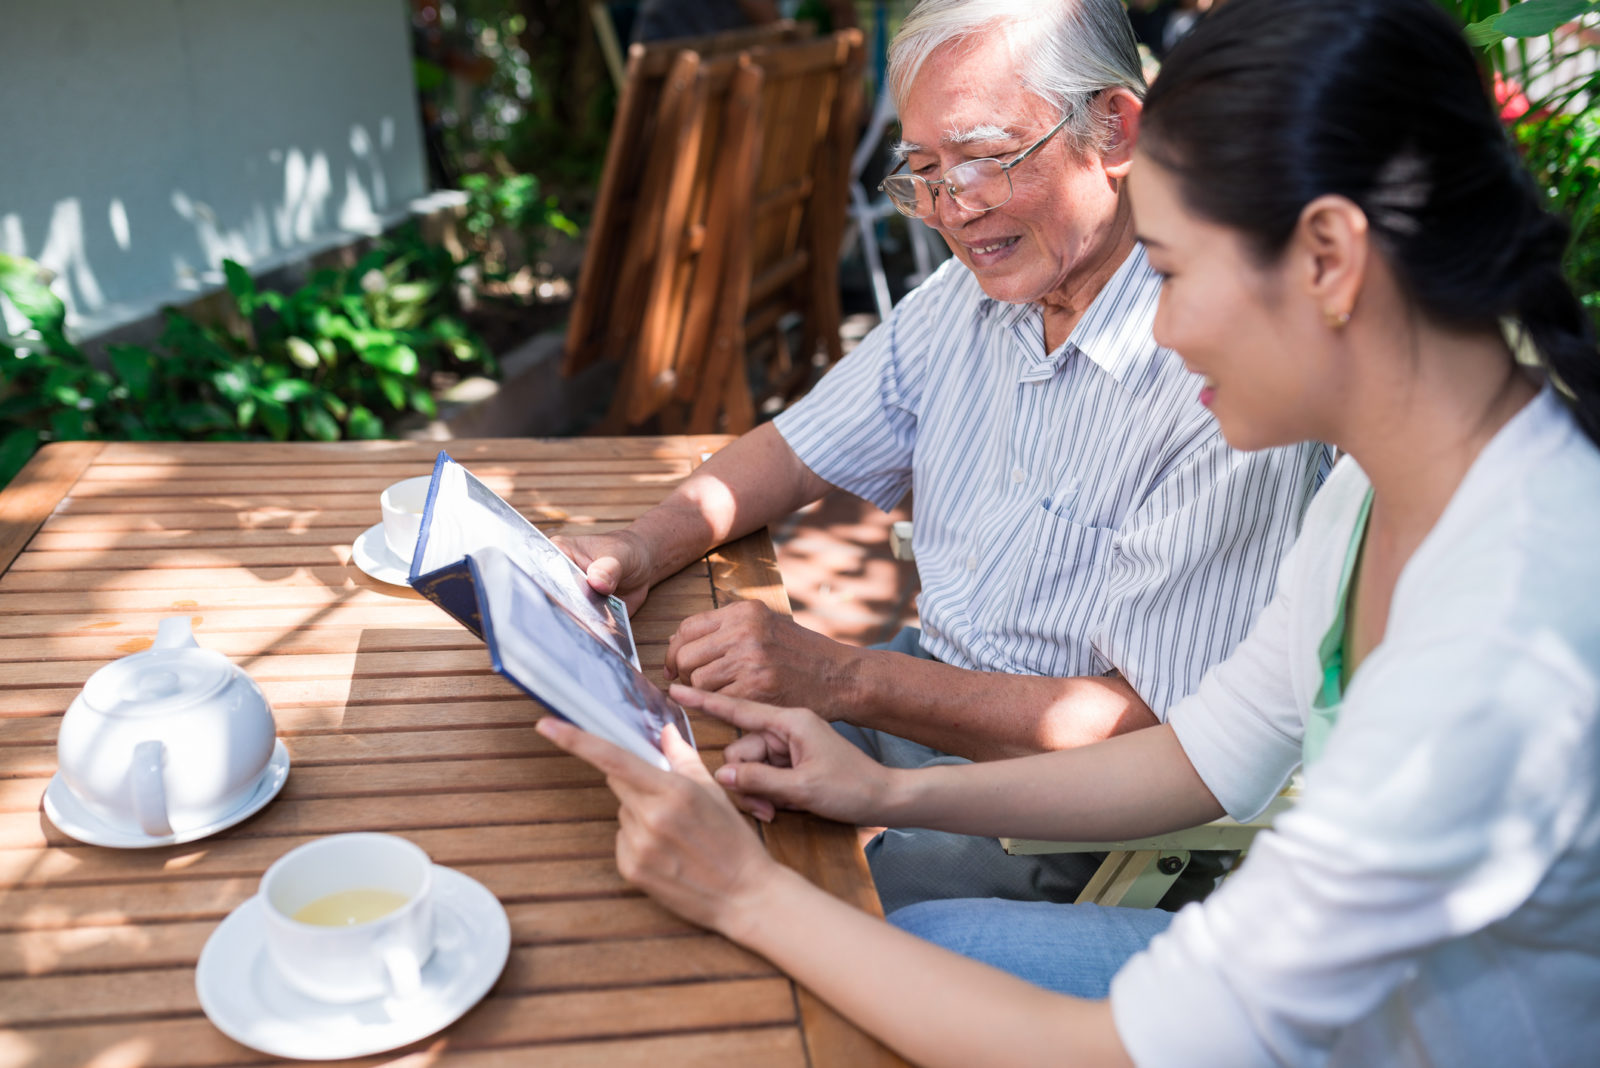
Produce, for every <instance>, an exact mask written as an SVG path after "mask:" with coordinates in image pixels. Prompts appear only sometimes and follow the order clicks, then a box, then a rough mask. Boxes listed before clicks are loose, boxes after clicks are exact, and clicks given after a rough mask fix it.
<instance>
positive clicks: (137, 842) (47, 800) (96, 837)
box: [44, 738, 289, 849]
mask: <svg viewBox="0 0 1600 1068" xmlns="http://www.w3.org/2000/svg"><path fill="white" fill-rule="evenodd" d="M288 780H289V750H288V749H285V748H284V745H283V739H282V738H279V739H278V740H277V741H276V742H274V743H273V746H272V756H271V757H270V758H269V759H268V760H267V768H266V770H265V771H263V772H262V773H261V779H260V781H259V782H258V783H257V784H256V789H255V792H254V793H252V794H251V795H250V799H249V800H248V801H246V802H245V803H244V804H243V805H241V806H239V807H238V808H236V809H234V810H233V811H232V812H230V813H229V814H228V815H226V816H224V817H222V818H221V819H220V820H215V821H213V822H211V823H208V824H206V825H205V826H204V827H195V828H193V829H191V830H187V831H179V832H178V833H177V834H160V835H149V834H144V833H142V832H135V831H125V830H122V829H121V828H120V827H110V826H107V825H106V823H105V821H103V820H102V819H101V818H100V817H99V816H97V815H95V814H94V813H93V812H91V811H90V810H89V808H88V806H86V805H85V804H84V803H83V802H82V801H79V800H78V795H77V794H74V793H73V792H72V790H71V788H70V787H68V786H67V781H66V780H65V779H63V778H62V777H61V773H60V772H59V771H58V772H56V773H55V774H54V775H52V776H51V777H50V785H48V786H46V787H45V790H44V814H45V815H46V816H49V817H50V822H51V823H53V824H55V825H56V827H57V828H59V829H60V831H61V832H62V833H63V834H66V835H68V836H69V837H72V838H76V839H77V840H78V841H80V842H87V843H88V844H89V845H97V846H110V847H111V848H113V849H154V848H155V847H156V846H167V845H182V844H183V843H184V842H193V841H195V840H196V839H199V838H204V837H206V836H207V835H211V834H216V833H217V832H218V831H221V830H226V829H227V828H229V827H232V826H233V825H234V824H235V823H241V822H243V821H244V820H246V819H249V818H250V817H251V816H254V815H255V814H256V813H257V812H260V811H261V810H262V809H263V808H265V807H266V804H267V802H268V801H271V800H272V799H273V798H274V797H277V796H278V791H279V790H282V789H283V784H284V783H285V782H287V781H288Z"/></svg>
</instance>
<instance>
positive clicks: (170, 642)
mask: <svg viewBox="0 0 1600 1068" xmlns="http://www.w3.org/2000/svg"><path fill="white" fill-rule="evenodd" d="M190 647H192V648H196V649H198V648H199V647H200V643H199V642H197V641H195V640H194V627H193V626H192V625H190V623H189V617H188V616H168V617H167V618H166V619H163V620H162V621H161V622H160V624H159V625H157V627H156V640H155V642H154V643H153V644H152V645H151V648H152V649H183V648H190Z"/></svg>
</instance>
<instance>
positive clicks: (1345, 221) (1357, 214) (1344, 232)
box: [1294, 193, 1371, 327]
mask: <svg viewBox="0 0 1600 1068" xmlns="http://www.w3.org/2000/svg"><path fill="white" fill-rule="evenodd" d="M1294 246H1295V252H1296V258H1297V259H1298V260H1299V261H1300V266H1299V268H1298V270H1297V273H1298V275H1299V276H1300V278H1301V280H1302V283H1303V285H1304V286H1305V292H1306V294H1307V295H1308V296H1309V297H1311V299H1312V300H1313V301H1314V302H1315V303H1316V305H1317V307H1318V308H1319V309H1320V310H1321V312H1322V315H1323V317H1324V318H1325V319H1326V320H1327V322H1328V324H1329V325H1330V326H1334V327H1338V326H1343V325H1344V324H1345V323H1347V322H1349V320H1350V316H1351V314H1352V313H1353V312H1354V311H1355V306H1356V299H1357V298H1358V297H1359V296H1360V294H1361V286H1362V284H1363V283H1364V282H1365V281H1366V276H1367V256H1368V255H1369V254H1370V251H1371V241H1370V233H1369V230H1368V227H1367V215H1366V212H1364V211H1362V210H1361V208H1360V207H1359V206H1358V205H1357V204H1356V203H1355V202H1354V201H1353V200H1351V199H1349V198H1348V197H1342V196H1338V195H1335V194H1332V193H1329V194H1324V195H1323V196H1320V197H1317V198H1316V199H1315V200H1313V201H1311V203H1309V204H1307V205H1306V206H1305V207H1304V208H1303V209H1301V211H1300V222H1299V224H1298V225H1297V226H1296V228H1295V237H1294Z"/></svg>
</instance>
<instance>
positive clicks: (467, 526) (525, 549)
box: [409, 452, 639, 668]
mask: <svg viewBox="0 0 1600 1068" xmlns="http://www.w3.org/2000/svg"><path fill="white" fill-rule="evenodd" d="M490 547H493V548H497V549H499V550H501V551H502V552H504V553H505V554H506V555H507V556H509V557H510V558H511V559H512V560H514V561H516V563H517V566H518V567H520V568H521V569H522V570H523V571H525V572H526V573H527V574H528V576H529V578H531V579H532V580H533V581H534V582H536V583H538V585H539V586H540V588H541V589H543V590H544V591H545V592H546V593H548V594H549V595H550V596H551V597H553V598H554V599H555V600H556V601H557V602H558V603H559V604H561V605H562V606H563V607H565V608H566V609H567V611H568V612H570V613H571V614H572V615H573V617H574V618H576V619H577V620H578V621H579V622H580V623H582V624H583V625H584V626H585V627H586V628H588V629H589V630H590V631H591V632H593V634H594V635H595V637H596V638H598V639H599V640H600V641H601V642H603V643H604V644H605V645H606V646H608V647H609V648H611V649H612V650H614V651H615V652H616V653H617V655H618V656H621V657H622V658H623V659H625V660H626V661H628V663H630V664H632V665H633V666H634V667H636V668H637V667H638V666H639V654H638V651H637V650H636V649H635V648H634V645H633V631H632V629H631V628H630V627H629V626H628V610H627V608H626V607H625V606H624V605H623V603H622V601H621V600H619V599H618V598H616V597H607V596H605V595H603V594H600V593H597V592H595V590H594V588H593V587H591V586H590V585H589V580H588V579H587V578H585V577H584V574H583V570H582V569H581V568H580V567H578V565H577V564H574V563H573V562H572V561H571V560H569V559H568V558H567V555H566V554H565V553H563V552H562V551H561V550H560V549H558V548H556V547H555V544H554V543H553V542H551V540H550V539H549V538H547V537H545V536H544V532H543V531H541V530H540V529H539V528H538V527H536V526H534V525H533V524H532V523H530V522H529V521H528V520H527V518H525V517H524V516H523V515H522V513H521V512H518V511H517V510H516V509H515V508H513V507H511V505H510V504H509V503H508V502H507V501H506V500H505V499H504V498H503V497H501V496H500V495H499V494H498V493H496V492H495V491H494V490H492V489H490V488H489V487H488V486H486V485H484V484H483V483H482V482H481V481H479V480H478V479H477V478H475V477H474V476H473V474H472V472H470V471H468V470H467V469H466V468H465V467H462V466H461V465H460V464H458V463H456V462H455V461H454V460H453V459H451V458H450V455H449V454H448V453H444V452H441V453H439V456H438V459H437V460H435V461H434V465H433V481H432V483H431V484H430V485H429V486H428V501H427V504H426V505H425V506H424V507H423V511H422V522H421V528H420V531H419V533H418V535H417V548H416V551H415V552H414V553H413V554H412V557H411V573H410V576H409V577H410V582H411V587H412V589H414V590H416V591H417V592H418V593H420V594H422V595H423V596H424V597H426V598H428V600H430V601H432V602H434V603H435V604H437V605H438V606H439V607H440V608H443V609H444V610H445V611H446V612H449V613H450V614H451V615H452V616H455V617H456V619H458V620H460V622H461V624H462V625H463V626H464V627H466V628H467V629H468V630H470V631H472V633H474V634H476V635H477V636H478V637H480V638H482V637H483V636H484V635H483V626H482V623H481V621H480V619H479V607H478V598H477V595H476V593H475V592H474V581H475V580H474V579H473V576H472V572H471V569H470V568H469V567H468V566H467V559H466V558H467V554H469V553H472V552H475V551H477V550H479V549H484V548H490Z"/></svg>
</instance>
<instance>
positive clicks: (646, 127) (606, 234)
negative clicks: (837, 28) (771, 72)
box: [563, 22, 812, 375]
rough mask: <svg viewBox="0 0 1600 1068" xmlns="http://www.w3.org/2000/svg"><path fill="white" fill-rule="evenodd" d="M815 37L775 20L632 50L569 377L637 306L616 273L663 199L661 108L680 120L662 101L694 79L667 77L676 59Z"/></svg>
mask: <svg viewBox="0 0 1600 1068" xmlns="http://www.w3.org/2000/svg"><path fill="white" fill-rule="evenodd" d="M811 33H812V27H811V25H810V24H809V23H799V24H797V23H794V22H778V23H772V24H770V25H766V26H759V27H752V28H750V29H747V30H736V31H733V32H730V33H725V34H718V35H716V36H713V37H686V38H681V39H678V40H671V41H657V42H652V43H650V44H636V45H633V46H632V47H631V48H630V49H629V50H628V67H627V74H626V78H625V80H624V82H623V87H622V93H621V96H620V98H619V99H618V102H617V113H616V116H615V117H614V118H613V119H612V122H611V141H610V144H609V146H608V147H607V150H606V159H605V164H604V167H603V168H602V170H601V173H600V188H599V191H598V193H597V195H596V198H595V213H594V222H593V224H592V225H591V226H590V231H589V247H588V249H587V250H586V253H585V256H584V260H583V265H582V267H581V268H580V270H579V274H578V285H577V292H576V294H575V295H574V298H573V302H572V314H571V317H570V318H569V319H568V321H567V341H566V355H565V361H564V363H563V371H564V373H566V374H567V375H573V374H576V373H577V372H579V371H581V370H583V369H584V368H585V367H587V366H589V365H590V364H591V363H593V362H594V361H595V360H597V359H599V358H601V357H602V356H603V355H605V353H606V343H607V336H608V332H609V331H608V327H609V326H610V324H611V319H612V313H613V311H614V310H616V309H619V308H621V309H635V310H637V309H638V308H639V307H640V301H641V300H642V294H641V293H640V292H639V291H638V290H637V289H633V290H625V289H624V288H623V286H622V281H623V280H622V279H619V278H618V272H619V268H621V267H622V266H624V265H625V264H627V263H628V257H629V254H630V252H632V251H634V250H632V249H630V247H629V245H630V241H634V242H641V241H645V240H646V237H647V231H648V230H649V227H637V228H636V227H635V225H634V223H635V217H636V216H637V215H638V214H639V213H640V212H641V210H643V209H647V208H648V207H649V206H650V205H652V204H654V203H655V202H657V201H658V200H659V198H660V196H661V190H660V188H659V187H658V186H654V185H651V184H649V182H647V180H646V171H647V164H648V161H649V160H650V157H651V153H652V149H653V148H654V145H655V141H656V136H657V130H658V127H659V126H660V123H661V119H662V116H663V108H664V106H665V107H667V117H668V118H669V119H671V118H673V117H674V116H677V118H678V120H679V122H680V123H681V121H682V117H681V115H679V114H678V113H677V112H676V111H675V110H673V109H675V108H677V107H678V106H679V105H678V104H675V103H672V102H671V101H664V100H663V97H664V96H667V95H670V96H673V97H676V96H677V95H679V94H681V93H683V92H684V91H685V90H686V89H687V88H688V86H687V85H686V84H685V81H684V79H685V78H688V77H692V74H693V71H692V69H684V68H680V69H679V70H678V72H677V74H676V75H675V76H674V77H670V78H669V75H670V74H672V73H673V65H674V63H675V62H676V60H677V58H678V54H679V53H680V52H682V51H688V52H693V53H695V54H696V55H697V56H700V57H707V56H716V55H719V54H725V53H730V52H732V53H737V52H738V51H739V50H741V49H745V48H750V47H754V46H756V45H761V44H771V43H781V42H784V41H792V40H803V39H805V38H807V37H809V36H810V35H811ZM669 90H670V92H669ZM660 166H661V165H657V173H656V174H655V175H652V179H653V180H655V181H660V180H662V178H661V175H660V173H659V171H660ZM636 230H637V231H638V232H637V233H636ZM630 281H635V282H636V281H637V279H630Z"/></svg>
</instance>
